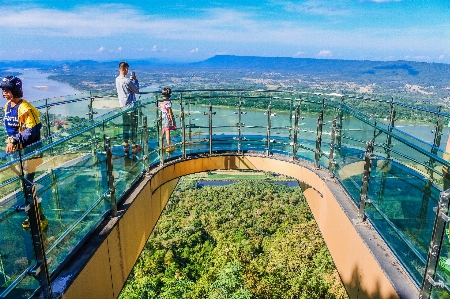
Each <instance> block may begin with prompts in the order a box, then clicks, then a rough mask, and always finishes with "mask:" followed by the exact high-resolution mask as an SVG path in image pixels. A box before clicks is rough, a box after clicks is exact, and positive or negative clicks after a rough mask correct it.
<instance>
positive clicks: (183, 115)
mask: <svg viewBox="0 0 450 299" xmlns="http://www.w3.org/2000/svg"><path fill="white" fill-rule="evenodd" d="M180 118H181V134H182V135H181V142H182V143H183V144H182V145H181V148H182V151H183V159H186V121H185V114H184V107H181V115H180Z"/></svg>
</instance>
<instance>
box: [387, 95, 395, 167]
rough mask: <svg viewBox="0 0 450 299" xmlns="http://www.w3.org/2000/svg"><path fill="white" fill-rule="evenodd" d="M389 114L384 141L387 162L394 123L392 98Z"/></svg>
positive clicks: (389, 155) (389, 156)
mask: <svg viewBox="0 0 450 299" xmlns="http://www.w3.org/2000/svg"><path fill="white" fill-rule="evenodd" d="M390 105H391V113H390V114H389V127H388V131H389V133H388V135H387V139H386V149H385V151H386V160H389V159H390V158H391V147H392V135H391V134H390V133H391V132H392V130H393V129H394V122H395V115H396V113H397V112H396V111H395V107H394V98H392V99H391V103H390Z"/></svg>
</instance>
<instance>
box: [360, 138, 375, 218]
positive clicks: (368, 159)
mask: <svg viewBox="0 0 450 299" xmlns="http://www.w3.org/2000/svg"><path fill="white" fill-rule="evenodd" d="M374 141H375V140H374V139H371V140H370V141H368V142H367V143H366V152H365V153H364V172H363V177H362V184H361V191H360V196H359V211H358V217H359V218H360V219H361V220H362V221H364V220H365V217H366V216H365V211H366V204H367V203H370V200H369V199H368V198H367V193H368V190H369V180H370V171H371V169H372V160H373V156H372V153H373V143H374Z"/></svg>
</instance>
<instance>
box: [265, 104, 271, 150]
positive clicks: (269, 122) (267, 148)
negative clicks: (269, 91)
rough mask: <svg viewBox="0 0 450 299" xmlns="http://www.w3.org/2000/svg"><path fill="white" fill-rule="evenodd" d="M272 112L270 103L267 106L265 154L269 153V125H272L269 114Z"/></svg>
mask: <svg viewBox="0 0 450 299" xmlns="http://www.w3.org/2000/svg"><path fill="white" fill-rule="evenodd" d="M270 102H271V103H272V98H270ZM271 114H272V105H269V107H267V145H266V156H269V155H270V127H271V126H272V124H271V121H270V115H271Z"/></svg>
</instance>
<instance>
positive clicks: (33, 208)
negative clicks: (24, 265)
mask: <svg viewBox="0 0 450 299" xmlns="http://www.w3.org/2000/svg"><path fill="white" fill-rule="evenodd" d="M25 184H26V186H25V190H26V196H27V197H28V198H31V199H32V201H31V203H30V204H29V205H28V206H27V207H26V208H25V211H27V213H28V219H29V223H30V229H31V239H32V242H33V248H34V254H35V256H36V267H35V268H33V269H31V270H30V272H29V274H31V275H33V276H35V277H37V278H38V280H39V285H40V286H41V290H42V292H43V294H44V298H51V297H52V288H51V283H50V275H49V272H48V265H47V258H46V256H45V248H44V237H43V235H42V227H41V223H40V219H41V217H42V216H41V214H40V211H39V206H38V205H39V201H40V199H39V200H38V198H37V195H36V185H35V184H30V182H25Z"/></svg>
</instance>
